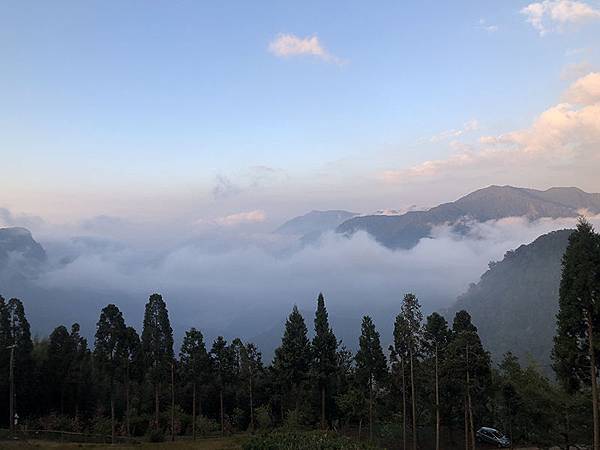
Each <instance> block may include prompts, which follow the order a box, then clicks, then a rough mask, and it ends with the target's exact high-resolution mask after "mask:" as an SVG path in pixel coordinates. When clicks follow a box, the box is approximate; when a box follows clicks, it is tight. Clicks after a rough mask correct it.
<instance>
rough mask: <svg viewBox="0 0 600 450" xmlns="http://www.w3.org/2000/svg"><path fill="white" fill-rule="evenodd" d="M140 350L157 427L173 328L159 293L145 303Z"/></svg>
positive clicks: (171, 349) (169, 365)
mask: <svg viewBox="0 0 600 450" xmlns="http://www.w3.org/2000/svg"><path fill="white" fill-rule="evenodd" d="M142 351H143V352H144V358H145V360H146V370H147V373H148V377H149V380H150V382H151V383H152V384H153V385H154V426H155V428H156V429H158V426H159V414H160V398H159V396H160V385H161V384H162V383H164V382H166V381H167V380H168V379H169V375H170V369H171V364H172V363H173V358H174V355H173V330H172V329H171V324H170V322H169V313H168V311H167V305H166V304H165V302H164V300H163V298H162V296H161V295H160V294H152V295H151V296H150V298H149V300H148V303H146V311H145V312H144V325H143V329H142Z"/></svg>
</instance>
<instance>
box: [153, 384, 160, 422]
mask: <svg viewBox="0 0 600 450" xmlns="http://www.w3.org/2000/svg"><path fill="white" fill-rule="evenodd" d="M159 390H160V384H159V383H156V384H155V385H154V427H155V428H156V429H157V430H158V426H159V425H158V419H159V417H158V416H159V412H160V411H159V407H160V405H159V399H158V392H159Z"/></svg>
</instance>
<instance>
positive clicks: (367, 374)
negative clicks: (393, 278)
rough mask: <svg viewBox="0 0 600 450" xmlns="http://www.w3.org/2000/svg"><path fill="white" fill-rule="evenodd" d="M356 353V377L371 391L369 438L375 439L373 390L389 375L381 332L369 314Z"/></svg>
mask: <svg viewBox="0 0 600 450" xmlns="http://www.w3.org/2000/svg"><path fill="white" fill-rule="evenodd" d="M358 345H359V349H358V352H357V353H356V357H355V360H356V377H357V379H358V381H359V383H360V384H361V385H362V386H363V388H366V390H368V392H369V439H371V440H372V439H373V391H374V389H375V388H377V387H379V385H380V384H383V383H384V381H385V379H386V376H387V362H386V359H385V355H384V354H383V350H382V348H381V342H380V340H379V333H378V332H377V330H376V329H375V324H374V323H373V320H372V319H371V318H370V317H369V316H364V317H363V320H362V325H361V334H360V338H359V340H358Z"/></svg>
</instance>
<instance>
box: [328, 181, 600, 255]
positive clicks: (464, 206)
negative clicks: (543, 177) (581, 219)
mask: <svg viewBox="0 0 600 450" xmlns="http://www.w3.org/2000/svg"><path fill="white" fill-rule="evenodd" d="M582 211H586V212H587V213H588V214H598V213H600V194H589V193H587V192H584V191H582V190H581V189H578V188H574V187H557V188H551V189H548V190H546V191H539V190H535V189H526V188H518V187H512V186H489V187H486V188H484V189H480V190H477V191H475V192H472V193H470V194H468V195H465V196H464V197H461V198H459V199H458V200H456V201H454V202H450V203H444V204H441V205H439V206H436V207H434V208H431V209H428V210H427V211H409V212H407V213H405V214H402V215H396V216H383V215H369V216H359V217H353V218H351V219H349V220H346V221H345V222H343V223H342V224H341V225H340V226H338V227H337V229H336V231H337V232H338V233H343V234H346V235H352V234H354V233H356V232H357V231H360V230H362V231H366V232H367V233H369V234H370V235H372V236H373V237H374V238H375V239H376V240H377V242H379V243H380V244H382V245H384V246H386V247H389V248H392V249H397V248H405V249H408V248H412V247H414V246H415V245H416V244H417V243H418V242H419V240H420V239H422V238H425V237H428V236H431V232H432V230H433V228H434V227H435V226H438V225H443V224H449V225H451V226H453V227H454V228H455V231H458V232H461V231H465V230H466V229H467V228H468V221H469V220H474V221H477V222H485V221H488V220H493V219H502V218H506V217H527V218H528V219H530V220H536V219H540V218H542V217H550V218H559V217H577V216H578V215H579V214H580V213H581V212H582Z"/></svg>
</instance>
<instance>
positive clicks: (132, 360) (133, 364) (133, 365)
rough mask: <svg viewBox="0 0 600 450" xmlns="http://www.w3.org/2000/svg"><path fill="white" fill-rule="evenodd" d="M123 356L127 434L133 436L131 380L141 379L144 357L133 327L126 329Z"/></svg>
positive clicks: (122, 376)
mask: <svg viewBox="0 0 600 450" xmlns="http://www.w3.org/2000/svg"><path fill="white" fill-rule="evenodd" d="M122 357H123V361H122V364H121V374H120V378H121V379H122V380H123V384H124V387H125V430H126V432H127V436H131V424H130V416H131V395H130V390H131V381H132V380H140V379H141V377H142V373H143V358H144V355H143V354H142V343H141V342H140V336H139V335H138V333H137V331H136V330H135V328H133V327H127V328H126V329H125V338H124V341H123V354H122Z"/></svg>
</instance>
